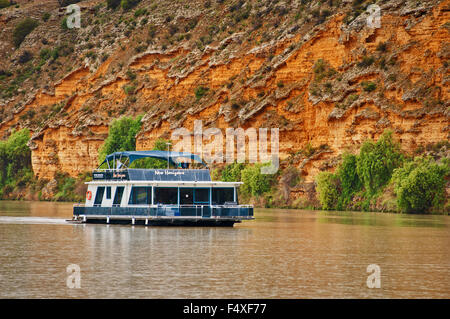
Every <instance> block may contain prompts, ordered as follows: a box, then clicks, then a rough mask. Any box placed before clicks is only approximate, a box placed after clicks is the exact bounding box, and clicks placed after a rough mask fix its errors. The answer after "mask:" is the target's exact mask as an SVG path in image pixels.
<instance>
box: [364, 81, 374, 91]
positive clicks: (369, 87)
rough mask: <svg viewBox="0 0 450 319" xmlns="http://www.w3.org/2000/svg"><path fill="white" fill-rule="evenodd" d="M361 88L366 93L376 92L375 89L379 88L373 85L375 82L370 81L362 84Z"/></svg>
mask: <svg viewBox="0 0 450 319" xmlns="http://www.w3.org/2000/svg"><path fill="white" fill-rule="evenodd" d="M361 86H362V88H363V90H364V91H366V92H372V91H375V89H376V88H377V85H376V84H375V83H373V82H370V81H364V82H362V83H361Z"/></svg>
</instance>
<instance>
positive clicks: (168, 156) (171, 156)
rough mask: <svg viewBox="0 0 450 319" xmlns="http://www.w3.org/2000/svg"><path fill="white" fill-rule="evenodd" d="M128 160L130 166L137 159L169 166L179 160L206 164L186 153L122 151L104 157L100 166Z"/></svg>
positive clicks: (195, 156) (198, 157)
mask: <svg viewBox="0 0 450 319" xmlns="http://www.w3.org/2000/svg"><path fill="white" fill-rule="evenodd" d="M124 157H126V158H128V159H129V163H128V164H131V163H132V162H134V161H135V160H137V159H140V158H149V157H150V158H157V159H162V160H166V161H168V162H169V163H170V164H173V165H176V164H177V163H178V162H179V160H178V159H179V158H183V159H189V160H193V161H195V162H197V163H200V164H202V165H204V166H206V163H205V162H203V160H202V159H201V158H200V156H198V155H196V154H192V153H187V152H171V151H156V150H154V151H122V152H115V153H112V154H109V155H107V156H106V158H105V160H104V161H103V162H102V164H100V166H102V165H103V164H104V163H108V165H109V162H110V161H112V162H114V161H115V160H120V159H122V158H124ZM100 166H99V167H100Z"/></svg>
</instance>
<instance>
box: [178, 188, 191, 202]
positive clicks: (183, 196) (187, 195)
mask: <svg viewBox="0 0 450 319" xmlns="http://www.w3.org/2000/svg"><path fill="white" fill-rule="evenodd" d="M193 204H194V189H193V188H180V205H193Z"/></svg>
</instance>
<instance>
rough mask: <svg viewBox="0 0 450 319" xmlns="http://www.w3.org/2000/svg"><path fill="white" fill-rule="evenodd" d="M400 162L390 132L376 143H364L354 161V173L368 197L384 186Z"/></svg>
mask: <svg viewBox="0 0 450 319" xmlns="http://www.w3.org/2000/svg"><path fill="white" fill-rule="evenodd" d="M402 161H403V155H402V154H401V152H400V146H399V145H398V144H397V143H395V142H394V141H393V139H392V132H391V131H386V132H385V133H383V135H382V136H381V137H380V138H379V140H378V141H377V142H376V143H374V142H373V141H366V142H364V143H363V145H362V147H361V151H360V154H359V156H358V157H357V159H356V171H357V174H358V176H359V178H360V179H361V182H362V184H363V186H364V188H365V190H366V191H367V192H368V195H374V194H375V193H376V191H377V190H379V189H381V188H382V187H383V186H384V185H386V184H387V183H388V182H389V180H390V179H391V176H392V172H393V171H394V169H395V168H397V167H400V166H401V164H402Z"/></svg>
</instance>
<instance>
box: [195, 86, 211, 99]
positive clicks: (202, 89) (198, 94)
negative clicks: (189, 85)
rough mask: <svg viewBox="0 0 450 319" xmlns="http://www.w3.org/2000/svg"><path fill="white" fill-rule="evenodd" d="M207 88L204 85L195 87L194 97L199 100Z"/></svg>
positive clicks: (206, 91)
mask: <svg viewBox="0 0 450 319" xmlns="http://www.w3.org/2000/svg"><path fill="white" fill-rule="evenodd" d="M208 91H209V88H207V87H204V86H199V87H197V88H196V89H195V97H196V98H197V100H200V99H201V98H202V97H203V96H205V94H206V93H208Z"/></svg>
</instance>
